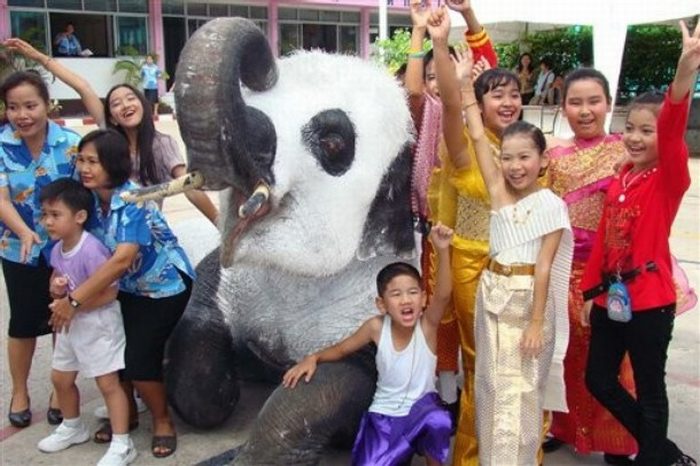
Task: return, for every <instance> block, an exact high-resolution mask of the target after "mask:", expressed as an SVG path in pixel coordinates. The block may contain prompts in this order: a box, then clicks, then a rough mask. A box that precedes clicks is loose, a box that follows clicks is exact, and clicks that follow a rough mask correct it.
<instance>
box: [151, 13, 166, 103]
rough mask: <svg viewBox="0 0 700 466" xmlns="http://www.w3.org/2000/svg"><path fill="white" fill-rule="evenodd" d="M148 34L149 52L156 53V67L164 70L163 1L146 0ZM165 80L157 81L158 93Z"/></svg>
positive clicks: (164, 89) (161, 89)
mask: <svg viewBox="0 0 700 466" xmlns="http://www.w3.org/2000/svg"><path fill="white" fill-rule="evenodd" d="M148 36H149V46H150V50H149V52H155V53H156V54H158V63H157V64H158V68H159V69H161V70H165V41H164V39H163V2H162V0H148ZM166 91H167V90H166V88H165V81H164V80H160V81H158V93H159V94H160V95H163V94H164V93H165V92H166Z"/></svg>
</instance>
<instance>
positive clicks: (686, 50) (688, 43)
mask: <svg viewBox="0 0 700 466" xmlns="http://www.w3.org/2000/svg"><path fill="white" fill-rule="evenodd" d="M679 25H680V27H681V34H682V35H683V49H682V51H681V56H680V58H679V59H678V72H679V73H684V74H685V73H687V74H691V73H694V72H695V71H697V70H698V69H699V68H700V22H698V24H696V25H695V30H694V31H693V33H692V34H691V33H690V32H689V31H688V26H686V24H685V21H682V20H681V21H679Z"/></svg>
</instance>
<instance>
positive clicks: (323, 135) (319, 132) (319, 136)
mask: <svg viewBox="0 0 700 466" xmlns="http://www.w3.org/2000/svg"><path fill="white" fill-rule="evenodd" d="M301 138H302V140H303V142H304V144H305V145H306V147H308V148H309V150H310V151H311V153H312V154H313V155H314V157H315V158H316V160H317V161H318V163H319V164H320V165H321V167H322V168H323V169H324V170H325V171H326V172H328V174H330V175H333V176H340V175H342V174H343V173H345V172H346V171H348V169H349V168H350V166H352V162H353V160H355V127H354V126H353V124H352V121H350V118H349V117H348V115H347V114H346V113H345V112H344V111H342V110H340V109H337V108H334V109H331V110H324V111H322V112H319V113H317V114H316V115H315V116H314V117H313V118H311V120H310V121H309V122H308V123H307V124H306V125H305V126H304V127H303V128H302V130H301Z"/></svg>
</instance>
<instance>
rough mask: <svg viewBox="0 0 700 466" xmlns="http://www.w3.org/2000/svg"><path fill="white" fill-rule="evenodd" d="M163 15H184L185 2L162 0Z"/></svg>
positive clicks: (180, 0) (181, 0) (182, 0)
mask: <svg viewBox="0 0 700 466" xmlns="http://www.w3.org/2000/svg"><path fill="white" fill-rule="evenodd" d="M163 14H164V15H184V14H185V2H184V0H163Z"/></svg>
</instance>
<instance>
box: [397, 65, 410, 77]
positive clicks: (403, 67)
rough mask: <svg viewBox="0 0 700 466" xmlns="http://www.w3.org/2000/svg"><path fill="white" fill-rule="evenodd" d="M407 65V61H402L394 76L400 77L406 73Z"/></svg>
mask: <svg viewBox="0 0 700 466" xmlns="http://www.w3.org/2000/svg"><path fill="white" fill-rule="evenodd" d="M407 67H408V64H407V63H402V64H401V66H399V68H398V69H397V70H396V71H395V72H394V77H396V78H398V77H399V76H402V75H404V74H406V68H407Z"/></svg>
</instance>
